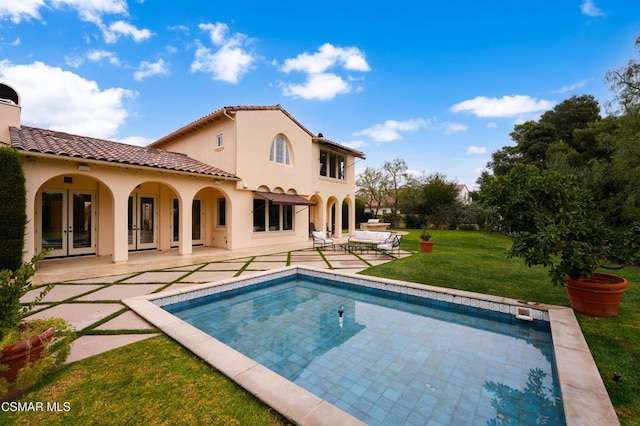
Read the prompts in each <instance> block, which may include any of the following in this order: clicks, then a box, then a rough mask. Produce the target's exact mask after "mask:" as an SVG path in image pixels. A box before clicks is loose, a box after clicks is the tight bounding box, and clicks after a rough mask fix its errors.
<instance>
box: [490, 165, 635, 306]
mask: <svg viewBox="0 0 640 426" xmlns="http://www.w3.org/2000/svg"><path fill="white" fill-rule="evenodd" d="M481 196H482V198H483V201H484V203H485V204H486V205H488V206H490V207H492V208H493V209H494V212H495V215H496V218H497V223H498V224H499V227H500V229H501V230H502V231H503V232H505V233H508V234H510V235H512V236H513V245H512V246H511V249H510V251H509V256H510V257H521V258H523V259H524V262H525V264H526V265H528V266H532V265H543V266H545V267H548V268H549V274H550V276H551V281H552V283H553V284H556V285H566V288H567V293H568V296H569V300H570V301H571V306H572V307H573V309H574V311H576V312H579V313H581V314H585V315H590V316H597V317H610V316H616V315H617V314H618V305H619V303H620V300H621V298H622V293H623V292H624V290H625V289H626V287H627V284H628V283H627V281H626V280H625V279H624V278H621V277H617V276H615V275H610V274H603V273H599V272H596V270H597V269H599V268H600V267H601V266H602V265H604V264H607V263H610V262H612V261H614V262H617V263H623V264H624V263H627V262H628V261H630V260H636V259H637V258H638V244H637V241H638V236H639V235H640V227H633V228H632V229H630V230H628V231H626V233H625V236H624V237H623V238H620V233H619V232H616V231H614V230H612V229H610V228H609V227H608V226H607V225H606V224H605V222H604V220H603V219H602V217H601V216H600V215H599V214H598V213H597V211H596V209H595V208H594V206H593V203H592V198H591V194H590V192H589V191H587V190H586V189H584V188H583V187H582V186H581V185H580V183H579V181H578V179H577V178H576V177H575V176H573V175H563V174H560V173H557V172H553V171H549V170H542V169H539V168H537V167H535V166H532V165H522V164H520V165H517V166H515V167H514V168H513V169H512V170H511V172H510V173H509V175H507V176H492V177H490V178H489V179H488V180H487V182H486V183H485V185H483V188H482V191H481Z"/></svg>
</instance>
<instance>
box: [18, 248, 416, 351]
mask: <svg viewBox="0 0 640 426" xmlns="http://www.w3.org/2000/svg"><path fill="white" fill-rule="evenodd" d="M344 242H346V239H345V240H344ZM311 246H312V244H311V242H303V243H298V244H287V245H274V246H267V247H261V248H252V249H247V250H234V251H229V250H225V249H219V248H211V247H194V250H193V254H192V255H190V256H180V255H179V254H178V253H177V250H171V251H166V252H158V251H146V252H137V253H130V256H129V261H128V262H127V263H120V264H114V263H113V262H111V259H110V257H100V256H89V257H76V258H65V259H51V260H44V261H41V262H40V263H39V264H38V270H37V273H36V275H35V276H34V278H33V280H32V282H33V283H34V284H38V285H39V284H47V283H58V284H57V285H56V286H55V287H54V288H53V290H51V292H50V293H49V294H48V295H47V296H46V297H45V298H44V299H43V300H42V301H41V302H40V304H38V305H36V308H35V310H34V312H35V313H34V314H33V315H32V316H31V318H45V317H52V316H54V317H62V318H65V319H66V320H68V321H69V322H70V323H71V324H72V325H73V326H74V327H75V329H76V330H77V331H79V332H81V334H82V336H81V337H80V338H78V339H77V340H75V341H74V342H73V346H72V349H71V354H70V356H69V358H68V360H67V362H73V361H77V360H80V359H83V358H86V357H89V356H93V355H97V354H99V353H102V352H106V351H108V350H111V349H115V348H117V347H120V346H124V345H127V344H129V343H133V342H136V341H139V340H142V339H146V338H148V337H151V336H154V335H157V333H156V332H157V331H158V330H157V329H156V328H155V327H154V326H152V325H151V324H149V323H148V322H146V321H145V320H143V319H142V318H141V317H140V316H138V315H136V314H135V313H134V312H133V311H131V310H129V309H128V308H127V307H126V306H125V305H124V304H123V303H122V300H124V299H127V298H131V297H135V296H141V295H146V294H151V293H155V292H158V291H166V290H176V289H181V288H185V287H192V286H197V285H204V284H206V283H209V282H212V281H219V280H222V279H227V278H232V277H236V276H243V277H244V276H248V275H251V274H256V273H259V272H262V271H267V270H271V269H275V268H282V267H283V266H288V265H307V266H312V267H316V268H327V269H336V270H341V271H345V272H349V273H357V272H360V271H362V270H364V269H366V268H368V267H370V266H372V265H379V264H381V263H385V262H388V261H390V260H392V258H391V257H389V256H387V255H384V254H376V253H374V252H373V251H371V252H369V253H356V254H352V253H345V252H344V251H342V250H340V249H339V248H338V246H336V247H335V250H331V249H329V250H322V251H321V253H320V252H318V251H317V250H313V249H312V248H311ZM409 255H410V253H402V254H401V256H409ZM38 293H39V290H37V289H36V290H33V291H31V292H30V293H28V294H26V295H25V296H24V297H23V298H22V299H21V301H22V302H23V303H28V302H30V301H32V300H33V299H34V298H35V297H36V296H37V294H38ZM105 332H108V333H110V334H108V335H107V334H104V333H105ZM116 332H117V333H118V334H113V333H116Z"/></svg>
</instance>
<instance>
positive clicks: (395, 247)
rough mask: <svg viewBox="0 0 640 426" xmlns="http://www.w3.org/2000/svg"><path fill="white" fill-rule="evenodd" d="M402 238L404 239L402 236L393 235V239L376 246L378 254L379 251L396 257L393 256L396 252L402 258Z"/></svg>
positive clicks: (390, 238)
mask: <svg viewBox="0 0 640 426" xmlns="http://www.w3.org/2000/svg"><path fill="white" fill-rule="evenodd" d="M401 238H402V235H392V236H391V237H389V238H387V240H386V241H385V242H384V243H382V244H378V245H377V246H376V250H377V252H378V251H379V252H382V253H384V254H387V255H389V256H391V257H394V256H393V254H394V252H395V254H396V255H397V256H400V239H401ZM377 252H376V253H377Z"/></svg>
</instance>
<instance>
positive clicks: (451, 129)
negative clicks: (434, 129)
mask: <svg viewBox="0 0 640 426" xmlns="http://www.w3.org/2000/svg"><path fill="white" fill-rule="evenodd" d="M442 127H443V128H444V133H445V134H447V135H450V134H451V133H455V132H464V131H466V130H469V126H467V125H466V124H462V123H450V122H448V121H445V122H443V123H442Z"/></svg>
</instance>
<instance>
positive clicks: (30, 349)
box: [0, 327, 55, 383]
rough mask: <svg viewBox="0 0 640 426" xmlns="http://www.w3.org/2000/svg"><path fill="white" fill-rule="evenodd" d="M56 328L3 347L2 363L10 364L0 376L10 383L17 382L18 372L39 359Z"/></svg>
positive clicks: (0, 360) (0, 359) (0, 361)
mask: <svg viewBox="0 0 640 426" xmlns="http://www.w3.org/2000/svg"><path fill="white" fill-rule="evenodd" d="M54 332H55V328H53V327H51V328H49V329H48V330H45V331H43V332H42V333H40V334H37V335H35V336H33V337H31V338H30V339H26V340H20V341H18V342H16V343H13V344H11V345H9V346H6V347H4V348H3V349H2V357H1V358H0V364H2V365H8V366H9V369H8V370H6V371H1V372H0V377H3V378H4V379H6V380H7V381H8V382H9V383H12V382H15V380H16V377H17V375H18V372H19V371H20V370H21V369H22V368H24V367H25V366H26V365H27V364H30V363H32V362H34V361H37V360H38V359H39V358H40V354H41V353H42V351H43V350H44V348H45V347H46V346H47V344H48V343H49V342H50V341H51V339H52V338H53V334H54Z"/></svg>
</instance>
